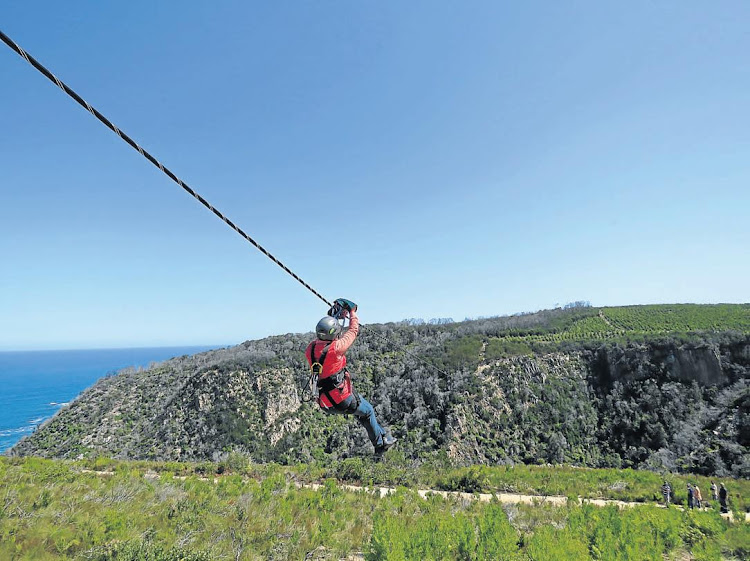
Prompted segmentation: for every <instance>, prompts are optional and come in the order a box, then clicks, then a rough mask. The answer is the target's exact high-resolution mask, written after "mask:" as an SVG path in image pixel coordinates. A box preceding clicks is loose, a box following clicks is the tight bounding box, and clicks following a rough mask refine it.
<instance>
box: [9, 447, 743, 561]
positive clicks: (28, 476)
mask: <svg viewBox="0 0 750 561" xmlns="http://www.w3.org/2000/svg"><path fill="white" fill-rule="evenodd" d="M400 461H402V459H399V458H398V457H395V458H394V459H393V460H391V459H386V460H385V461H384V462H382V463H372V462H364V461H361V462H360V464H357V462H355V461H347V462H345V463H342V464H339V465H336V466H328V467H323V466H317V467H316V466H309V465H297V466H292V467H282V466H278V465H273V464H267V465H258V464H251V463H249V462H247V460H246V458H245V459H244V460H243V458H242V457H241V456H239V455H236V454H235V455H232V457H228V458H227V460H225V461H224V462H222V463H207V462H204V463H192V464H188V463H176V462H171V463H153V462H123V461H114V460H109V459H104V458H99V459H97V460H89V461H79V462H66V461H52V460H42V459H38V458H26V459H19V458H0V490H1V491H0V559H3V560H6V559H7V560H8V561H21V560H34V561H46V560H53V559H65V558H76V559H86V560H94V561H208V560H214V559H237V560H240V561H250V560H253V561H254V560H268V559H271V560H279V561H281V560H287V559H304V558H305V555H306V554H307V553H309V552H312V551H317V552H320V553H321V556H320V557H316V558H321V559H322V558H325V559H340V558H343V557H346V556H347V555H351V554H353V553H355V552H363V553H364V556H365V559H367V560H368V561H386V560H388V561H396V560H402V561H406V560H420V561H421V560H422V559H435V560H438V559H440V560H453V559H461V560H477V561H479V560H490V559H492V560H495V559H517V560H524V561H528V560H547V559H549V560H553V559H554V560H565V559H571V560H573V559H575V560H578V559H600V560H610V559H611V560H623V561H624V560H638V561H641V560H644V559H659V560H661V559H663V556H664V555H677V554H680V553H681V552H683V553H688V552H689V553H690V555H692V558H693V559H697V560H700V559H705V560H714V559H715V560H717V561H718V560H719V559H743V558H746V557H747V555H748V554H750V524H747V523H744V522H735V523H731V522H729V521H726V520H724V519H722V518H721V517H720V516H719V515H718V514H717V512H716V510H715V509H708V510H706V511H700V512H699V511H683V510H678V509H677V508H674V507H673V508H670V509H663V508H656V507H655V506H649V505H645V506H638V507H633V508H627V509H624V510H618V509H617V508H615V507H605V508H599V507H594V506H589V505H584V506H580V505H578V504H577V501H576V502H571V501H568V503H567V505H566V506H561V507H554V506H550V505H545V504H536V505H514V504H506V505H501V504H500V503H499V502H497V501H495V502H490V503H479V502H475V501H464V500H461V499H442V498H439V497H437V496H435V495H433V496H431V497H429V498H428V499H426V500H424V499H421V498H419V496H418V495H417V493H416V492H415V491H414V490H409V489H407V488H405V487H401V488H400V489H399V491H398V492H396V493H395V494H392V495H389V496H387V497H384V498H376V497H375V496H374V495H372V494H370V493H365V492H348V491H345V490H344V489H342V488H341V486H340V485H339V484H338V483H337V482H336V480H334V479H333V478H330V477H329V478H325V476H326V475H328V474H331V472H334V471H341V472H345V471H346V470H347V469H348V470H349V475H350V480H351V478H352V476H353V474H354V473H355V472H359V473H360V474H362V475H364V476H365V477H367V476H368V475H369V476H370V477H373V478H374V477H376V476H379V475H383V476H385V477H386V478H388V479H389V480H392V479H395V478H400V480H402V481H405V480H407V479H408V478H409V477H412V479H413V484H414V486H415V487H417V486H419V485H417V483H419V484H421V483H422V482H427V481H429V480H433V481H437V480H440V479H442V481H443V483H444V486H458V487H461V486H463V488H466V487H469V486H472V487H473V486H476V487H480V488H482V489H484V490H490V489H492V488H497V487H503V488H507V487H510V486H512V487H514V488H517V489H529V490H533V491H535V492H536V493H538V494H548V493H550V492H552V491H554V492H558V491H562V490H567V491H568V492H569V493H568V494H571V495H572V494H575V492H574V490H575V486H576V485H579V486H580V488H581V491H582V493H581V494H583V495H586V494H587V493H598V492H604V493H605V494H604V496H605V497H614V496H618V495H617V493H618V492H621V491H622V489H630V490H631V491H630V492H632V493H633V494H638V493H641V494H643V495H644V496H645V495H647V494H648V491H646V487H647V486H648V487H650V485H651V484H652V483H657V484H658V483H659V480H656V479H654V478H653V474H649V473H641V472H626V473H623V474H621V479H620V480H619V482H618V481H614V484H611V483H607V484H604V482H610V481H613V479H614V477H615V476H616V475H617V473H616V472H615V471H614V470H612V471H611V472H610V471H609V470H608V471H605V472H602V473H599V472H598V470H575V469H570V468H555V469H550V468H540V467H520V468H505V467H503V468H487V467H478V466H475V467H473V468H464V469H460V470H453V471H450V470H448V471H446V470H441V469H439V466H438V464H433V465H432V467H431V468H427V467H425V468H424V469H420V470H417V471H416V472H415V473H413V474H412V475H409V473H410V470H409V469H408V468H407V466H400V465H399V462H400ZM92 469H95V470H97V472H98V473H97V472H94V471H87V470H92ZM576 472H579V474H578V475H576ZM584 472H585V473H584ZM319 478H325V479H323V482H324V484H323V485H322V487H321V488H320V489H318V490H312V489H309V488H302V487H301V486H300V485H301V484H302V483H305V482H310V481H312V480H313V479H319ZM677 481H679V478H675V481H674V483H675V484H676V483H677ZM373 482H374V483H386V481H382V480H375V481H373ZM459 482H460V485H459V484H458V483H459ZM749 484H750V482H748V481H728V482H727V486H728V487H729V488H730V489H732V490H734V489H742V492H746V491H748V490H749V489H748V485H749ZM478 490H479V489H478ZM733 495H734V493H733ZM619 496H621V495H619ZM646 500H649V499H646Z"/></svg>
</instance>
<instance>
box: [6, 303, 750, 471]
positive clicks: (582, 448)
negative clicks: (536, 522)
mask: <svg viewBox="0 0 750 561" xmlns="http://www.w3.org/2000/svg"><path fill="white" fill-rule="evenodd" d="M413 323H415V322H414V321H410V322H403V323H400V324H396V323H394V324H385V325H368V326H367V327H366V328H365V330H364V331H363V333H362V334H361V336H360V337H359V339H358V341H357V342H356V343H355V345H354V347H353V348H352V349H351V351H350V352H349V355H348V356H349V357H350V366H351V368H350V370H351V372H352V377H353V379H354V381H355V385H356V388H357V390H358V391H359V392H361V393H362V394H364V395H365V396H367V397H368V399H370V401H372V402H373V404H375V406H376V411H377V413H378V416H379V418H380V419H381V420H382V421H383V423H384V424H385V425H387V426H389V427H390V429H391V431H392V433H393V434H394V435H395V436H397V437H398V438H399V439H400V440H399V444H398V450H399V453H401V454H403V455H404V457H405V459H406V460H407V461H414V462H417V463H419V462H421V461H424V460H426V459H428V458H433V457H435V456H436V455H439V454H445V455H447V457H448V458H450V460H451V461H452V462H453V463H454V464H458V465H469V464H476V463H481V464H510V463H519V462H521V463H527V464H539V463H571V464H575V465H581V466H592V467H634V468H650V469H655V470H669V471H683V472H692V473H700V474H706V475H708V474H715V475H729V474H731V475H734V476H739V477H750V305H717V306H698V305H669V306H667V305H665V306H637V307H622V308H590V307H575V308H572V309H557V310H549V311H542V312H538V313H534V314H522V315H517V316H510V317H498V318H489V319H482V320H475V321H465V322H460V323H452V324H432V325H431V324H422V325H412V324H413ZM310 338H311V335H310V334H287V335H283V336H276V337H270V338H267V339H263V340H260V341H248V342H246V343H243V344H241V345H238V346H236V347H232V348H227V349H221V350H217V351H211V352H207V353H201V354H199V355H195V356H191V357H181V358H178V359H173V360H171V361H168V362H165V363H163V364H159V365H154V366H153V367H151V368H149V369H147V370H144V371H138V372H136V371H125V372H122V373H119V374H117V375H113V376H110V377H107V378H104V379H102V380H100V381H99V382H98V383H97V384H96V385H95V386H94V387H92V388H90V389H89V390H87V391H86V392H85V393H84V394H83V395H82V396H81V397H80V398H79V399H77V400H76V401H74V402H73V403H71V404H70V405H69V406H68V407H66V408H65V409H63V410H61V412H60V413H59V414H58V415H57V416H55V417H54V418H53V419H52V420H51V421H49V422H48V423H47V424H45V425H44V426H43V427H42V428H41V429H40V430H38V431H37V432H36V433H35V434H34V435H32V436H31V437H28V438H26V439H24V440H23V441H21V442H20V443H19V444H18V445H17V446H16V447H15V448H14V449H13V450H12V454H14V455H28V454H38V455H42V456H47V457H66V458H75V457H78V456H81V455H82V456H84V457H89V456H96V455H100V454H102V455H107V456H113V457H118V458H139V459H160V460H204V459H219V458H221V457H222V455H223V454H226V453H227V452H229V451H231V450H237V451H240V452H243V453H246V454H247V455H249V456H250V457H251V458H252V459H253V460H255V461H259V462H264V461H277V462H281V463H290V462H298V461H304V462H309V461H314V460H316V459H327V460H335V459H341V458H346V457H349V456H352V455H355V456H357V455H369V454H370V453H371V450H372V449H371V446H370V444H369V441H368V440H367V437H366V435H365V433H364V430H362V428H361V427H360V426H359V424H357V423H356V422H353V421H352V420H351V419H349V418H345V417H339V416H335V417H334V416H326V415H325V414H323V413H322V412H321V411H319V410H318V408H317V406H315V405H314V404H311V403H305V402H304V401H303V393H302V387H303V386H304V382H305V380H306V378H307V368H306V363H305V360H304V356H303V351H304V348H305V346H306V344H307V342H308V341H309V340H310Z"/></svg>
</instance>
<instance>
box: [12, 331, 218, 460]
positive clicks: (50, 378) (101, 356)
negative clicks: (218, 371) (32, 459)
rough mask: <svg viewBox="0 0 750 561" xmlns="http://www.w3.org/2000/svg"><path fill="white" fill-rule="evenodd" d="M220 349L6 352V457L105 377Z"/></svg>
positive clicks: (195, 346) (202, 347)
mask: <svg viewBox="0 0 750 561" xmlns="http://www.w3.org/2000/svg"><path fill="white" fill-rule="evenodd" d="M217 348H221V345H191V346H181V347H138V348H125V349H80V350H79V349H77V350H56V351H0V388H2V391H0V454H3V453H5V452H6V451H7V450H9V449H10V448H12V447H13V446H14V445H15V444H16V443H17V442H18V441H19V440H21V439H22V438H23V437H24V436H28V435H30V434H32V433H33V432H34V431H35V430H36V429H37V428H38V427H39V426H40V425H41V424H42V423H44V422H45V421H47V420H49V419H51V418H52V417H53V416H54V415H55V413H57V412H58V411H59V410H60V409H61V408H62V407H64V406H65V405H67V404H68V403H70V402H71V401H73V400H74V399H75V398H76V397H78V396H79V395H80V394H81V393H82V392H83V391H84V390H86V389H87V388H89V387H91V386H92V385H94V383H95V382H96V381H97V380H99V379H100V378H102V377H104V376H107V375H111V374H114V373H116V372H117V371H119V370H122V369H124V368H129V367H133V368H139V367H142V368H146V367H148V366H149V365H151V364H152V363H156V362H162V361H165V360H168V359H170V358H174V357H178V356H183V355H191V354H196V353H200V352H203V351H208V350H211V349H217Z"/></svg>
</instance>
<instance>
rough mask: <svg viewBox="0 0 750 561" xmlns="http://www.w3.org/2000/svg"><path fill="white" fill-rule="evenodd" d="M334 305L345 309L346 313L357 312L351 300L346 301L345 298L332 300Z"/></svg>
mask: <svg viewBox="0 0 750 561" xmlns="http://www.w3.org/2000/svg"><path fill="white" fill-rule="evenodd" d="M334 304H338V305H339V306H341V307H342V308H343V309H345V310H346V311H347V312H356V311H357V305H356V304H355V303H354V302H352V301H351V300H347V299H346V298H337V299H336V300H334Z"/></svg>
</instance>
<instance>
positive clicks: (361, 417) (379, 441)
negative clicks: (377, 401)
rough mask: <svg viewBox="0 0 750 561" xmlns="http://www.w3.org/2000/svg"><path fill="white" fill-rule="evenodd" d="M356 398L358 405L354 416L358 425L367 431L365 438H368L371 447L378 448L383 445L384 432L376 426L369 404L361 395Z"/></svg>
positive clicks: (371, 407)
mask: <svg viewBox="0 0 750 561" xmlns="http://www.w3.org/2000/svg"><path fill="white" fill-rule="evenodd" d="M357 398H358V399H359V405H358V407H357V409H356V410H355V411H354V416H355V417H357V420H358V421H359V423H360V424H361V425H362V426H363V427H365V430H367V436H369V437H370V442H372V445H373V446H375V448H378V447H380V446H382V445H383V436H385V431H384V430H383V427H381V426H380V425H379V424H378V420H377V419H376V418H375V409H374V408H373V406H372V405H370V402H369V401H367V400H366V399H365V398H364V397H362V396H361V395H358V396H357Z"/></svg>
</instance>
